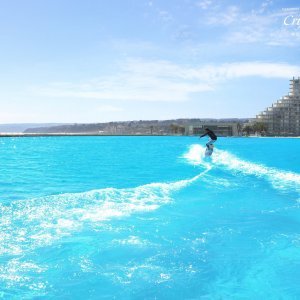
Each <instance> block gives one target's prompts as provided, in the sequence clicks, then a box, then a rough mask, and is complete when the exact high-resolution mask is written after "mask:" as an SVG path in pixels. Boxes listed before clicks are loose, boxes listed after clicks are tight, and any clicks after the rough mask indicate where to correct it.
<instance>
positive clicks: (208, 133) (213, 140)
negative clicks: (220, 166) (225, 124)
mask: <svg viewBox="0 0 300 300" xmlns="http://www.w3.org/2000/svg"><path fill="white" fill-rule="evenodd" d="M206 135H208V136H209V137H210V140H209V141H208V143H207V144H206V146H207V147H209V146H210V145H212V144H213V143H214V142H215V141H216V140H217V136H216V135H215V133H214V132H213V131H211V130H207V131H206V133H204V134H202V135H201V136H200V137H201V138H202V137H204V136H206Z"/></svg>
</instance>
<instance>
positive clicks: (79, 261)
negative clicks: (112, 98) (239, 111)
mask: <svg viewBox="0 0 300 300" xmlns="http://www.w3.org/2000/svg"><path fill="white" fill-rule="evenodd" d="M205 142H206V140H205V139H200V140H199V139H198V138H197V137H32V138H29V137H28V138H1V139H0V162H1V164H0V171H1V172H0V298H3V299H48V298H49V299H262V298H263V297H265V298H266V299H299V298H300V284H299V278H300V203H299V201H300V197H299V193H300V160H299V153H300V140H299V139H288V138H219V139H218V141H217V143H216V147H215V150H214V153H213V155H212V157H211V158H205V157H204V152H205V148H204V144H205Z"/></svg>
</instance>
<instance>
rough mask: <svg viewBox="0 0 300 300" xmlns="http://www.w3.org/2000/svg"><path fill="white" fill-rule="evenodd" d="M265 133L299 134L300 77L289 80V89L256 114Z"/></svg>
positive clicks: (257, 120) (280, 134)
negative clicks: (286, 93) (263, 126)
mask: <svg viewBox="0 0 300 300" xmlns="http://www.w3.org/2000/svg"><path fill="white" fill-rule="evenodd" d="M256 122H260V123H263V124H264V125H265V127H266V134H267V135H273V136H274V135H276V136H277V135H278V136H300V77H298V78H293V79H292V80H290V91H289V93H288V95H286V96H283V97H282V98H281V99H279V100H277V101H276V102H275V103H273V104H272V106H271V107H268V108H267V109H266V110H265V111H263V112H261V113H260V114H258V115H257V116H256Z"/></svg>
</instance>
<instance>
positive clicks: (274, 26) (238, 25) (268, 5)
mask: <svg viewBox="0 0 300 300" xmlns="http://www.w3.org/2000/svg"><path fill="white" fill-rule="evenodd" d="M199 3H200V4H199ZM199 3H198V6H200V7H201V8H202V9H203V7H206V4H205V3H206V1H200V2H199ZM272 5H273V1H271V0H266V1H264V2H262V3H261V4H260V5H259V6H257V7H256V8H255V9H252V10H251V11H245V10H243V8H242V6H234V5H230V6H224V5H217V4H214V5H211V6H210V9H209V10H206V11H205V14H204V15H203V16H202V18H201V19H200V20H201V25H202V26H203V25H206V26H214V27H220V33H221V34H222V35H221V36H222V40H223V41H225V42H227V43H228V44H239V43H260V44H266V45H272V46H290V47H291V46H299V42H300V31H299V28H300V27H299V26H285V25H284V23H283V21H284V18H285V17H286V16H287V14H289V13H290V11H284V10H282V9H274V8H273V7H272ZM202 6H203V7H202Z"/></svg>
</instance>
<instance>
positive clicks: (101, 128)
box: [24, 118, 249, 135]
mask: <svg viewBox="0 0 300 300" xmlns="http://www.w3.org/2000/svg"><path fill="white" fill-rule="evenodd" d="M248 121H249V119H246V118H243V119H237V118H232V119H174V120H148V121H143V120H140V121H123V122H108V123H87V124H63V125H57V124H56V126H40V127H38V126H35V127H31V128H27V129H25V130H24V133H39V134H42V133H81V134H84V133H86V134H104V135H105V134H107V135H111V134H112V135H114V134H116V135H122V134H125V135H126V134H128V135H139V134H141V135H142V134H157V135H159V134H162V135H164V134H174V133H180V132H181V128H183V127H185V126H189V125H193V126H197V125H199V124H200V123H205V122H206V123H241V124H244V123H246V122H248ZM43 125H44V124H43Z"/></svg>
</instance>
